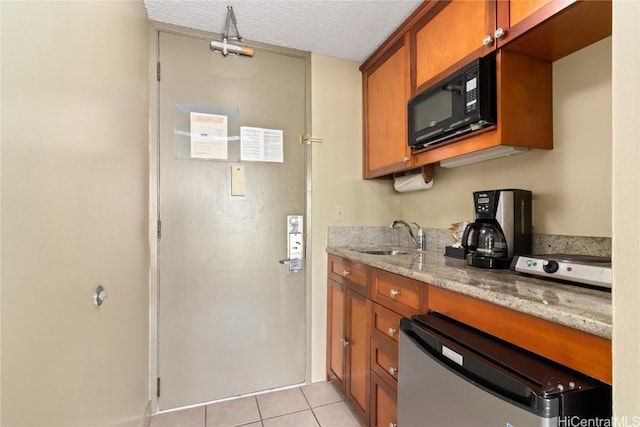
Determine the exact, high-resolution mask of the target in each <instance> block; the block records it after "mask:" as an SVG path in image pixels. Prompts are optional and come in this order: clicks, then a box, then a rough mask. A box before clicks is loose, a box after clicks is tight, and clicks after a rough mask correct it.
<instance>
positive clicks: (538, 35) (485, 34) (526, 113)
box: [360, 0, 611, 179]
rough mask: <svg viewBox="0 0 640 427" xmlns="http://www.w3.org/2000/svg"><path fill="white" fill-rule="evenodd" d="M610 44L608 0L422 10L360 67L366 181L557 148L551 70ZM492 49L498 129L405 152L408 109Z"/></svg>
mask: <svg viewBox="0 0 640 427" xmlns="http://www.w3.org/2000/svg"><path fill="white" fill-rule="evenodd" d="M609 35H611V0H511V1H510V0H485V1H482V0H478V1H468V0H449V1H437V0H431V1H425V2H424V3H422V4H421V5H420V6H419V7H418V9H416V11H415V12H414V13H413V14H412V15H411V16H410V17H409V18H408V19H407V20H406V21H405V22H404V23H403V25H402V26H400V28H398V30H396V32H394V33H393V34H392V35H391V36H390V37H389V39H387V41H386V42H385V43H384V44H383V45H382V46H380V48H379V49H378V50H377V51H376V52H374V54H373V55H372V56H371V57H370V58H369V59H367V61H365V62H364V63H363V64H362V66H361V67H360V70H361V71H362V83H363V126H364V129H363V136H364V138H363V177H364V178H365V179H368V178H376V177H382V176H390V175H392V174H394V173H398V172H403V171H406V170H408V169H416V168H418V167H421V166H424V165H427V164H431V163H437V162H439V161H441V160H445V159H449V158H452V157H456V156H460V155H463V154H468V153H473V152H477V151H479V150H484V149H487V148H492V147H497V146H501V145H507V146H518V147H526V148H543V149H550V148H553V123H552V113H551V108H552V107H551V106H552V99H551V94H552V80H551V64H552V62H553V61H555V60H557V59H560V58H562V57H563V56H566V55H568V54H570V53H573V52H575V51H577V50H579V49H581V48H583V47H586V46H588V45H590V44H592V43H594V42H596V41H598V40H601V39H602V38H604V37H607V36H609ZM494 50H497V70H496V75H497V92H498V93H497V114H498V124H497V125H496V126H490V127H487V128H485V129H483V130H482V131H479V132H475V133H473V134H471V135H467V136H463V137H460V138H458V139H454V140H451V141H448V142H447V143H444V144H442V145H438V146H436V147H433V148H429V149H427V150H421V151H416V152H412V151H411V148H410V147H409V146H408V143H407V133H408V131H407V102H408V101H409V100H410V99H411V98H412V97H413V96H415V95H417V94H418V93H420V92H421V91H422V90H424V89H426V88H427V87H430V86H431V85H433V84H434V83H436V82H437V81H439V80H440V79H442V78H444V77H446V76H447V75H449V74H450V73H451V72H453V71H455V70H456V69H458V68H460V67H462V66H464V65H465V64H467V63H469V62H471V61H473V60H474V59H475V58H478V57H481V56H484V55H486V54H488V53H490V52H492V51H494Z"/></svg>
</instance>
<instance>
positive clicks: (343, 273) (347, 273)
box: [342, 270, 351, 277]
mask: <svg viewBox="0 0 640 427" xmlns="http://www.w3.org/2000/svg"><path fill="white" fill-rule="evenodd" d="M342 275H343V276H345V277H346V276H349V275H351V272H350V271H349V270H343V271H342Z"/></svg>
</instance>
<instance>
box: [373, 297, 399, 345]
mask: <svg viewBox="0 0 640 427" xmlns="http://www.w3.org/2000/svg"><path fill="white" fill-rule="evenodd" d="M401 318H402V316H400V315H399V314H396V313H394V312H393V311H391V310H389V309H386V308H384V307H382V306H381V305H379V304H373V329H374V330H377V331H379V332H380V333H382V334H383V335H386V336H388V337H389V338H390V339H392V340H393V341H395V342H398V332H399V331H400V319H401Z"/></svg>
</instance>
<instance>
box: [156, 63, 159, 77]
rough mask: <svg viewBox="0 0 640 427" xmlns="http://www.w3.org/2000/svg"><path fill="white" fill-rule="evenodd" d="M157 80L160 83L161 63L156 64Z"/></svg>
mask: <svg viewBox="0 0 640 427" xmlns="http://www.w3.org/2000/svg"><path fill="white" fill-rule="evenodd" d="M156 78H157V79H158V81H160V61H158V63H157V64H156Z"/></svg>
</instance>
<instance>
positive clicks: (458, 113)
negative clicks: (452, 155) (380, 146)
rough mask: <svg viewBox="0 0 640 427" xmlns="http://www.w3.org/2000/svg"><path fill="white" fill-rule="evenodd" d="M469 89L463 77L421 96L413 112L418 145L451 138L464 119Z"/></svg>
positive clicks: (438, 86)
mask: <svg viewBox="0 0 640 427" xmlns="http://www.w3.org/2000/svg"><path fill="white" fill-rule="evenodd" d="M464 99H465V90H464V86H463V83H462V75H458V76H456V77H455V78H453V79H450V80H448V81H447V82H443V83H441V84H439V85H437V86H436V87H434V88H432V90H430V91H428V92H425V93H423V94H421V95H420V98H419V99H416V101H415V102H414V103H413V108H412V111H411V116H412V117H411V118H412V119H413V120H412V122H413V123H412V131H413V132H414V135H415V139H414V141H415V143H416V145H421V144H422V143H424V142H426V141H430V142H432V143H435V142H437V141H435V140H436V139H439V138H440V137H441V136H444V135H447V134H448V133H449V132H450V131H451V130H452V128H455V127H456V126H458V125H459V123H460V122H461V120H462V119H463V118H464V105H465V102H464Z"/></svg>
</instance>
